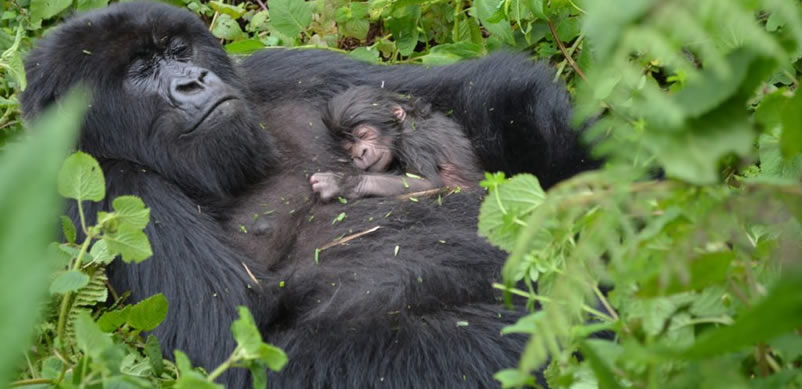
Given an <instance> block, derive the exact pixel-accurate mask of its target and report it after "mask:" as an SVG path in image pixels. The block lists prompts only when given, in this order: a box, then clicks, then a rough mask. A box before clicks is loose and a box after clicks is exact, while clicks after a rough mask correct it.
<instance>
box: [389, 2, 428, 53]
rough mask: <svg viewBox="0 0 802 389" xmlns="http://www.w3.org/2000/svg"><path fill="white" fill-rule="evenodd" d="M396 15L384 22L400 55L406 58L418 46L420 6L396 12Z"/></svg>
mask: <svg viewBox="0 0 802 389" xmlns="http://www.w3.org/2000/svg"><path fill="white" fill-rule="evenodd" d="M396 13H398V15H395V14H394V15H393V17H392V18H390V19H388V20H387V21H386V23H387V27H388V28H389V29H390V32H392V33H393V39H395V44H396V47H397V48H398V52H399V53H400V54H401V55H404V56H408V55H410V54H412V52H413V51H414V50H415V46H417V45H418V35H419V31H418V20H419V19H420V15H421V10H420V6H410V7H408V8H406V9H404V10H403V11H401V10H399V11H396Z"/></svg>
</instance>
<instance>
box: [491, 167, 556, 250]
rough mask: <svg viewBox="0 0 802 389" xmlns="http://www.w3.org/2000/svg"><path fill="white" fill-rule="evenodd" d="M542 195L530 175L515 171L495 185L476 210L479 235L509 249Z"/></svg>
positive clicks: (540, 202)
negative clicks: (515, 172) (514, 173)
mask: <svg viewBox="0 0 802 389" xmlns="http://www.w3.org/2000/svg"><path fill="white" fill-rule="evenodd" d="M545 198H546V194H545V192H543V188H541V187H540V182H539V181H538V180H537V178H536V177H535V176H533V175H531V174H519V175H517V176H515V177H512V178H510V179H509V180H507V181H505V183H503V184H501V185H498V189H497V190H495V191H492V192H491V193H490V194H488V195H487V197H486V198H485V200H484V201H483V202H482V207H481V208H480V210H479V234H480V235H482V236H485V237H487V239H488V240H489V241H490V243H492V244H493V245H495V246H498V247H500V248H502V249H504V250H506V251H508V252H509V251H511V250H512V249H513V248H514V247H515V244H516V242H517V241H518V235H519V233H520V231H521V229H522V226H521V225H520V224H519V223H518V222H517V221H518V220H525V219H526V218H527V217H528V216H529V215H530V214H532V212H534V210H535V209H536V208H537V207H538V206H540V204H542V203H543V201H544V200H545Z"/></svg>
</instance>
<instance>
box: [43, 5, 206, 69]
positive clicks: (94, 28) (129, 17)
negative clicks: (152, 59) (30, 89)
mask: <svg viewBox="0 0 802 389" xmlns="http://www.w3.org/2000/svg"><path fill="white" fill-rule="evenodd" d="M207 36H208V34H207V32H206V28H205V26H204V25H203V23H202V22H201V21H200V20H199V19H198V18H197V17H196V16H195V15H193V14H191V13H189V12H186V11H184V10H181V9H178V8H175V7H171V6H169V5H165V4H160V3H123V4H116V5H113V6H110V7H108V8H104V9H101V10H98V11H94V12H88V13H86V14H82V15H80V16H78V17H76V18H74V19H72V20H70V21H69V22H67V23H65V24H64V25H63V26H62V27H61V28H59V29H58V31H57V32H56V33H54V34H53V36H52V37H51V36H48V37H47V38H45V40H44V41H43V42H42V43H41V45H43V46H44V45H46V46H50V47H51V48H53V46H54V45H58V47H61V48H63V49H62V50H59V53H60V54H62V55H64V56H67V57H72V56H73V55H74V54H75V52H76V51H77V52H78V53H80V54H82V55H83V56H84V58H83V59H84V61H81V62H85V61H86V60H89V61H90V62H91V61H92V58H93V57H94V58H97V59H98V60H103V61H104V63H108V62H107V61H108V60H109V59H117V61H118V62H119V63H121V64H127V63H128V62H130V60H131V58H132V57H133V56H135V55H137V54H139V53H142V52H158V51H159V50H160V49H163V45H164V43H165V40H166V39H167V38H174V37H181V38H183V39H187V40H190V41H191V40H193V39H204V38H205V37H207ZM51 39H52V40H53V41H55V42H48V41H49V40H51ZM48 43H52V44H51V45H48ZM51 54H52V53H51ZM106 66H108V65H106Z"/></svg>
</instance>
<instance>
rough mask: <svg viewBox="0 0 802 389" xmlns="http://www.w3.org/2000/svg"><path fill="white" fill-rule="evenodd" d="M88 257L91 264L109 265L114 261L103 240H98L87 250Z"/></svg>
mask: <svg viewBox="0 0 802 389" xmlns="http://www.w3.org/2000/svg"><path fill="white" fill-rule="evenodd" d="M89 255H90V256H91V257H92V261H93V262H97V263H102V264H104V265H105V264H109V263H111V261H113V260H114V255H113V254H112V253H111V252H110V251H109V248H108V245H107V243H106V241H105V240H99V241H97V242H95V243H94V244H93V245H92V249H90V250H89Z"/></svg>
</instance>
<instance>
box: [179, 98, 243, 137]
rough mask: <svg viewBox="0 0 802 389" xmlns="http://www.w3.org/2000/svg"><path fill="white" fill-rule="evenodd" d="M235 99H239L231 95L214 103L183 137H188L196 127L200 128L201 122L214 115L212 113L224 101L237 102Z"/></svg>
mask: <svg viewBox="0 0 802 389" xmlns="http://www.w3.org/2000/svg"><path fill="white" fill-rule="evenodd" d="M237 99H239V98H238V97H237V96H233V95H228V96H223V97H221V98H220V99H218V100H217V101H215V102H214V104H212V105H211V106H210V107H209V109H208V110H206V112H204V114H203V116H201V118H200V120H198V122H197V123H195V125H194V126H192V128H190V129H189V130H188V131H186V132H184V134H183V135H189V134H191V133H193V132H195V130H197V129H198V127H200V125H201V124H203V122H205V121H206V119H208V118H209V117H210V116H212V113H214V111H215V110H217V107H219V106H220V105H221V104H223V103H225V102H226V101H231V100H237Z"/></svg>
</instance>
